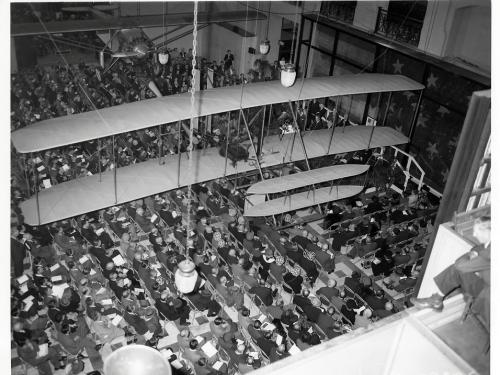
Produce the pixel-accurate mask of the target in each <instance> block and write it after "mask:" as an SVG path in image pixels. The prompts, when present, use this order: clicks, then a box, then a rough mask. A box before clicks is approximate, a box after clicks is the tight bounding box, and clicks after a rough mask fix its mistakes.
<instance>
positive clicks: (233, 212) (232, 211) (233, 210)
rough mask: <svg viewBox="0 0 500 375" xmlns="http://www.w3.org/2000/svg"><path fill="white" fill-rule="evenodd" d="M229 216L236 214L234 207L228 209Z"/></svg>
mask: <svg viewBox="0 0 500 375" xmlns="http://www.w3.org/2000/svg"><path fill="white" fill-rule="evenodd" d="M229 216H231V217H234V216H236V210H235V209H234V208H230V209H229Z"/></svg>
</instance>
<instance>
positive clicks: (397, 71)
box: [392, 59, 405, 74]
mask: <svg viewBox="0 0 500 375" xmlns="http://www.w3.org/2000/svg"><path fill="white" fill-rule="evenodd" d="M404 65H405V64H401V63H400V62H399V59H397V60H396V62H395V63H394V64H392V66H393V67H394V74H402V73H403V72H402V71H401V69H402V68H403V66H404Z"/></svg>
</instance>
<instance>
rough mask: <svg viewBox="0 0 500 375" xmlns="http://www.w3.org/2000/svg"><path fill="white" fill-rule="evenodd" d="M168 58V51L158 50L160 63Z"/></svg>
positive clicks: (163, 63) (165, 61) (164, 62)
mask: <svg viewBox="0 0 500 375" xmlns="http://www.w3.org/2000/svg"><path fill="white" fill-rule="evenodd" d="M169 58H170V54H169V53H168V51H165V52H160V53H159V54H158V61H159V62H160V64H161V65H165V64H167V63H168V60H169Z"/></svg>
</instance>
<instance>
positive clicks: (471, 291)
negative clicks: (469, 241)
mask: <svg viewBox="0 0 500 375" xmlns="http://www.w3.org/2000/svg"><path fill="white" fill-rule="evenodd" d="M473 235H474V237H476V238H477V239H478V241H479V242H480V244H481V245H478V246H475V247H473V248H472V249H471V251H469V252H468V253H466V254H464V255H462V256H461V257H460V258H458V259H457V260H456V261H455V263H454V264H452V265H450V266H449V267H448V268H446V269H445V270H444V271H442V272H441V273H440V274H438V275H437V276H436V277H435V278H434V282H435V283H436V285H437V287H438V288H439V291H438V292H437V293H435V294H433V295H432V296H431V297H428V298H411V299H410V302H411V303H413V304H414V305H415V307H417V308H433V309H434V310H436V311H441V310H442V309H443V300H444V299H445V298H446V297H447V296H449V295H450V293H451V292H453V291H454V290H455V289H458V288H460V289H461V290H462V291H463V293H464V294H465V295H467V296H469V297H472V298H473V305H472V311H474V312H475V313H477V314H478V315H479V316H480V317H482V318H483V319H484V322H485V323H486V325H487V327H489V325H490V285H491V284H490V276H491V244H490V241H491V237H490V236H491V218H490V217H489V216H482V217H480V218H478V219H476V220H475V222H474V228H473Z"/></svg>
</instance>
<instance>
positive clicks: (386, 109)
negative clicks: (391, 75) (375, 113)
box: [382, 91, 392, 126]
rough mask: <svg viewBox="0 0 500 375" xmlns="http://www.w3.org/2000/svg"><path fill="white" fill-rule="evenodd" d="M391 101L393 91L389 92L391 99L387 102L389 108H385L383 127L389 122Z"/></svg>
mask: <svg viewBox="0 0 500 375" xmlns="http://www.w3.org/2000/svg"><path fill="white" fill-rule="evenodd" d="M391 100H392V91H391V92H389V99H388V100H387V107H385V111H384V119H383V120H382V126H385V121H386V120H387V114H388V113H389V107H390V106H391Z"/></svg>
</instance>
